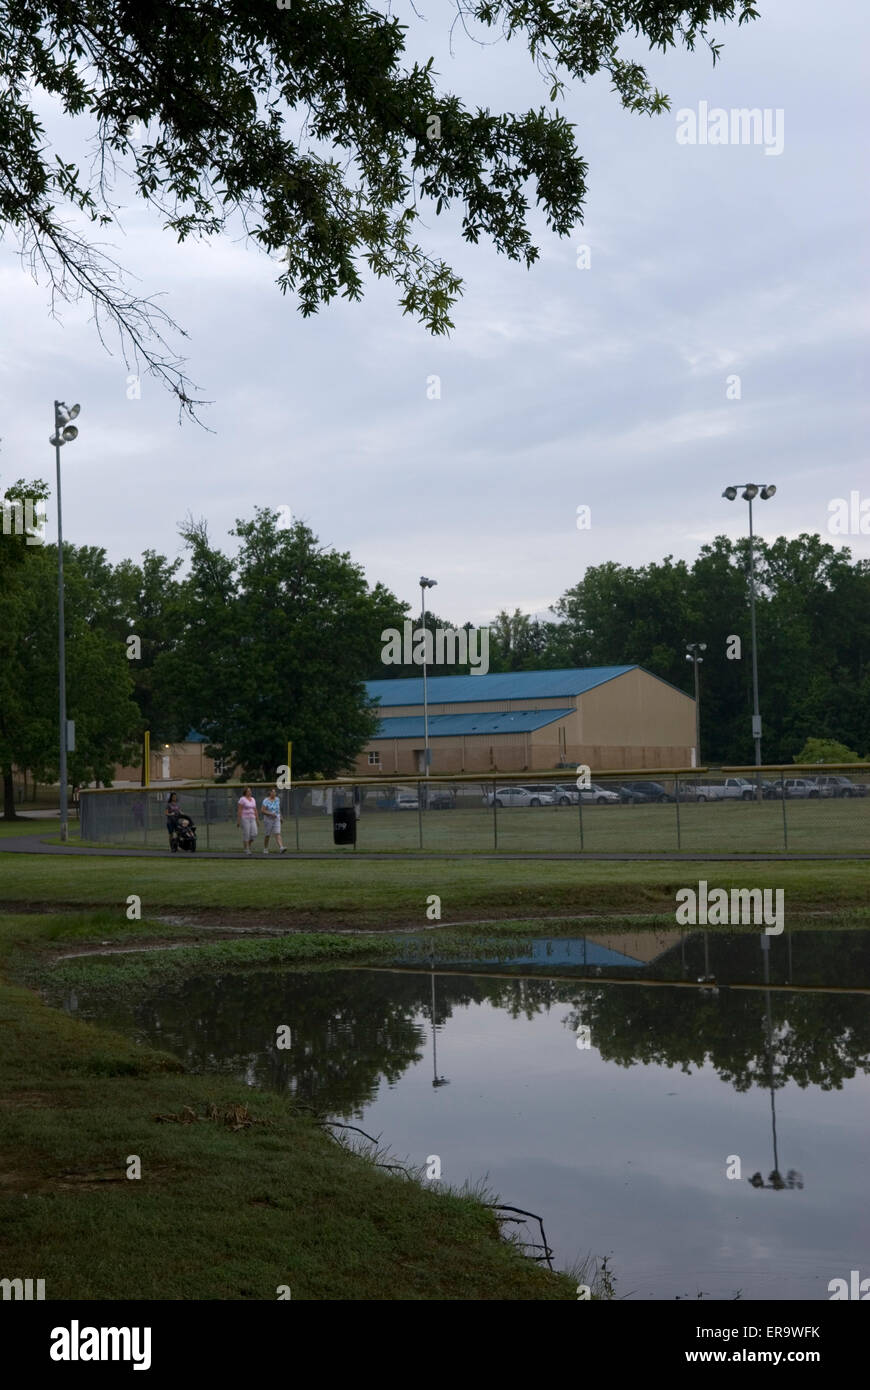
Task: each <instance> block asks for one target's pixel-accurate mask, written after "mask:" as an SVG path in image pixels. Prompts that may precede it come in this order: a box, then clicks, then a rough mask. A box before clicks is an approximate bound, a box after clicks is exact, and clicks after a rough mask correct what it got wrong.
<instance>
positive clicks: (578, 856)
mask: <svg viewBox="0 0 870 1390" xmlns="http://www.w3.org/2000/svg"><path fill="white" fill-rule="evenodd" d="M6 852H10V853H12V854H74V855H83V854H95V855H98V856H99V857H100V858H103V859H112V858H121V859H171V858H172V857H173V856H172V855H171V854H170V853H169V851H168V850H165V849H137V850H130V849H84V848H81V847H79V846H77V845H75V844H74V843H73V844H67V845H48V844H45V843H44V842H43V840H42V838H41V837H40V836H39V835H9V836H0V854H2V853H6ZM348 856H350V857H351V858H353V857H354V851H353V850H352V849H340V850H336V849H333V850H325V851H319V852H310V853H309V852H306V851H305V850H299V851H297V850H291V849H288V851H287V853H286V854H285V855H283V856H279V855H277V854H274V855H269V858H270V859H278V858H283V859H285V860H288V861H292V860H296V859H331V860H337V859H339V857H344V858H347V857H348ZM187 857H188V856H187V855H184V854H181V853H179V854H177V855H176V856H175V858H177V859H186V858H187ZM194 857H195V858H196V859H209V860H211V859H243V858H244V857H245V856H244V854H243V853H242V851H241V850H232V851H227V850H197V852H196V855H195V856H194ZM265 857H266V856H265V855H263V854H257V853H254V854H253V855H252V856H251V858H253V859H264V858H265ZM356 857H357V858H358V859H359V860H370V859H375V860H392V861H395V862H396V863H403V864H406V863H407V862H408V861H409V860H421V859H422V860H430V859H452V860H457V859H458V860H460V861H462V862H463V863H465V862H467V863H469V864H473V863H474V862H475V861H476V860H479V859H495V860H501V861H504V860H506V859H518V860H526V859H527V860H531V861H535V860H545V861H546V860H584V859H604V860H614V861H616V862H617V863H621V862H628V863H633V862H642V861H645V860H648V861H649V862H650V863H659V862H666V861H673V862H675V863H681V862H688V863H704V864H718V863H722V864H743V863H747V862H749V861H751V862H752V863H753V864H754V863H777V862H778V861H780V860H796V861H798V862H804V861H808V862H814V861H817V860H818V861H822V862H831V863H838V862H839V861H841V860H847V859H856V860H868V859H870V854H789V853H787V852H785V851H783V852H781V853H778V854H746V853H744V854H701V853H698V852H695V853H691V854H689V853H681V852H679V853H678V852H676V851H675V852H673V853H671V852H668V853H665V854H654V853H645V854H630V853H626V854H598V853H592V852H591V851H583V852H582V853H581V852H578V853H575V854H542V853H537V854H536V853H529V854H514V853H510V854H508V853H504V854H496V853H493V854H470V853H456V854H450V853H446V854H442V853H438V852H432V853H427V852H426V851H420V850H408V851H407V852H406V853H404V854H387V853H381V852H379V851H375V850H365V851H363V852H362V853H361V854H359V855H357V856H356Z"/></svg>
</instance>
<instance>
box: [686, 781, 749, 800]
mask: <svg viewBox="0 0 870 1390" xmlns="http://www.w3.org/2000/svg"><path fill="white" fill-rule="evenodd" d="M754 799H755V783H754V782H748V781H747V780H746V778H745V777H726V778H725V780H724V782H710V783H708V784H706V785H702V786H700V787H698V790H697V794H696V796H695V800H696V801H753V800H754Z"/></svg>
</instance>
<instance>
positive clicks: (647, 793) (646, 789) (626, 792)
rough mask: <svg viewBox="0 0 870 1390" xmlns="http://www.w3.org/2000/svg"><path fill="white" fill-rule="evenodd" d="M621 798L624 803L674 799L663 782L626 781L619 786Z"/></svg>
mask: <svg viewBox="0 0 870 1390" xmlns="http://www.w3.org/2000/svg"><path fill="white" fill-rule="evenodd" d="M619 799H620V801H621V802H623V803H624V804H631V803H633V802H643V801H673V799H674V798H673V797H672V796H670V795H669V794H668V792H666V791H665V789H664V787H663V786H662V784H661V782H624V783H623V784H622V786H621V787H620V788H619Z"/></svg>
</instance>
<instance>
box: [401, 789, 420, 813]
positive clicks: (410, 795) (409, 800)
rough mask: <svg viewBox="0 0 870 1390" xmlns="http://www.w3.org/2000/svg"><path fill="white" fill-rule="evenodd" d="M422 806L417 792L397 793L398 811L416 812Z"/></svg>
mask: <svg viewBox="0 0 870 1390" xmlns="http://www.w3.org/2000/svg"><path fill="white" fill-rule="evenodd" d="M419 806H420V798H419V797H418V795H417V793H416V792H397V793H396V810H397V811H416V810H417V809H418V808H419Z"/></svg>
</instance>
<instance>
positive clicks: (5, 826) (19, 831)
mask: <svg viewBox="0 0 870 1390" xmlns="http://www.w3.org/2000/svg"><path fill="white" fill-rule="evenodd" d="M57 827H58V820H57V816H54V817H53V818H46V819H45V820H43V819H40V820H36V819H34V817H33V816H22V818H21V820H5V819H0V840H2V839H4V838H6V837H7V836H8V837H11V836H13V835H14V836H16V837H17V836H18V835H39V836H40V837H41V838H42V839H46V840H48V839H50V838H51V837H52V834H53V835H54V837H55V838H56V839H58V840H59V839H60V833H59V831H58V828H57ZM77 830H78V825H73V824H71V825H70V834H71V836H73V837H75V836H76V832H77Z"/></svg>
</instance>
